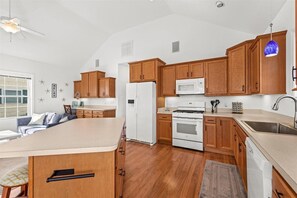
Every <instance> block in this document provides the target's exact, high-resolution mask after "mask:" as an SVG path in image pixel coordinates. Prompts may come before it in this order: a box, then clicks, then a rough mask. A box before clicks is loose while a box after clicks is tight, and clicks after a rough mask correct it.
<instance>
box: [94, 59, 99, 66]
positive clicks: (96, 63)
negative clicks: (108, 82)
mask: <svg viewBox="0 0 297 198" xmlns="http://www.w3.org/2000/svg"><path fill="white" fill-rule="evenodd" d="M95 67H96V68H98V67H99V59H96V60H95Z"/></svg>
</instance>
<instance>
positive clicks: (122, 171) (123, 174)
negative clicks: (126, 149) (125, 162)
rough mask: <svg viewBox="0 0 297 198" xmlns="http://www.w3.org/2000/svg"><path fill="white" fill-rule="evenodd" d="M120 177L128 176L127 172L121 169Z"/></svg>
mask: <svg viewBox="0 0 297 198" xmlns="http://www.w3.org/2000/svg"><path fill="white" fill-rule="evenodd" d="M119 175H120V176H123V177H124V176H125V175H126V171H125V170H123V169H122V168H121V169H120V173H119Z"/></svg>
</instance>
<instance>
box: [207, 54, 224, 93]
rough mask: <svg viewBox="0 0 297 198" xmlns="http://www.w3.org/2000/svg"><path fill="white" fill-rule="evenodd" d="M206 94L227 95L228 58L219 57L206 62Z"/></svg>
mask: <svg viewBox="0 0 297 198" xmlns="http://www.w3.org/2000/svg"><path fill="white" fill-rule="evenodd" d="M204 64H205V95H206V96H218V95H227V93H228V90H227V75H228V74H227V58H226V57H224V58H217V59H213V60H209V61H206V62H205V63H204Z"/></svg>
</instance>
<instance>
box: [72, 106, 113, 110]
mask: <svg viewBox="0 0 297 198" xmlns="http://www.w3.org/2000/svg"><path fill="white" fill-rule="evenodd" d="M74 109H80V110H93V111H108V110H116V107H115V106H103V105H85V106H83V107H76V108H74Z"/></svg>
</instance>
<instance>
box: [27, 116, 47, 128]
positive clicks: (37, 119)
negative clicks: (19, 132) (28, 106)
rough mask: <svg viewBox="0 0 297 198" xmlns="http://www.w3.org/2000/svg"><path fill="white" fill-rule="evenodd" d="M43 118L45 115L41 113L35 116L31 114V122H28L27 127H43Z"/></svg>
mask: <svg viewBox="0 0 297 198" xmlns="http://www.w3.org/2000/svg"><path fill="white" fill-rule="evenodd" d="M44 118H45V114H44V113H42V114H35V113H33V115H32V118H31V121H30V122H29V124H28V125H29V126H30V125H43V121H44Z"/></svg>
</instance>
